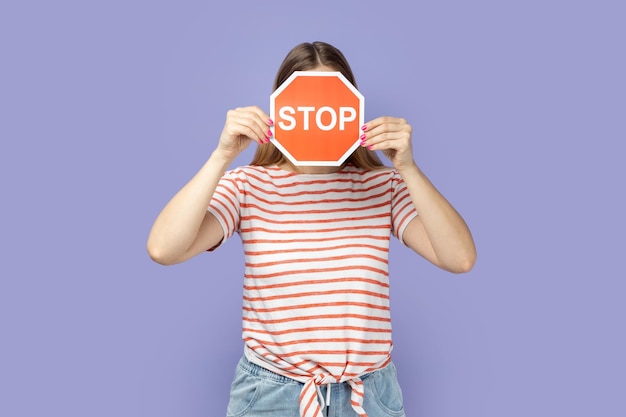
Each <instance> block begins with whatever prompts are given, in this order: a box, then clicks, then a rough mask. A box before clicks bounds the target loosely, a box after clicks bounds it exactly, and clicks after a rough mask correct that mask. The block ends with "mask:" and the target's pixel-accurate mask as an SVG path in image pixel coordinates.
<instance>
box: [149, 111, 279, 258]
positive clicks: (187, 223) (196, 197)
mask: <svg viewBox="0 0 626 417" xmlns="http://www.w3.org/2000/svg"><path fill="white" fill-rule="evenodd" d="M270 125H271V121H270V120H269V117H268V116H267V115H266V114H265V113H264V112H263V111H262V110H261V109H259V108H258V107H245V108H238V109H236V110H231V111H229V112H228V114H227V117H226V124H225V125H224V130H223V131H222V135H221V136H220V140H219V143H218V146H217V148H216V149H215V150H214V151H213V153H212V154H211V156H210V157H209V159H208V160H207V162H206V163H205V164H204V165H203V166H202V168H201V169H200V170H199V171H198V173H197V174H196V175H195V176H194V177H193V178H192V179H191V180H190V181H189V182H188V183H187V184H186V185H185V186H184V187H183V188H182V189H181V190H180V191H178V193H176V195H174V197H172V199H171V200H170V201H169V202H168V203H167V205H166V206H165V208H163V210H162V211H161V213H160V214H159V215H158V217H157V218H156V220H155V221H154V224H153V225H152V229H151V230H150V235H149V237H148V242H147V250H148V254H149V255H150V257H151V258H152V259H153V260H154V261H156V262H158V263H160V264H163V265H171V264H175V263H179V262H183V261H185V260H187V259H189V258H191V257H193V256H195V255H197V254H199V253H202V252H204V251H206V250H207V249H210V248H212V247H213V246H215V245H217V244H218V243H219V242H220V241H221V240H222V239H223V237H224V232H223V230H222V228H221V226H220V224H219V223H218V221H217V219H216V218H215V216H213V215H212V214H211V213H209V212H208V211H207V208H208V206H209V203H210V201H211V198H212V197H213V193H214V192H215V188H216V187H217V184H218V182H219V180H220V178H221V177H222V175H224V172H225V171H226V169H227V168H228V166H229V165H230V164H231V163H232V161H233V160H234V159H235V158H236V157H237V155H239V154H240V153H241V152H242V151H243V150H244V149H245V148H246V147H248V145H250V143H252V142H253V141H254V142H257V143H258V144H260V145H262V144H265V143H269V138H268V135H271V132H270V131H269V130H268V128H269V126H270Z"/></svg>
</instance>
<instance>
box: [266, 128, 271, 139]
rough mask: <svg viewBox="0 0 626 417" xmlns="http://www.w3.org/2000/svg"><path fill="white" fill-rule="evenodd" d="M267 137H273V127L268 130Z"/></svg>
mask: <svg viewBox="0 0 626 417" xmlns="http://www.w3.org/2000/svg"><path fill="white" fill-rule="evenodd" d="M267 137H269V138H271V137H272V130H271V129H270V130H268V131H267Z"/></svg>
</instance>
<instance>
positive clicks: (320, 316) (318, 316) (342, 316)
mask: <svg viewBox="0 0 626 417" xmlns="http://www.w3.org/2000/svg"><path fill="white" fill-rule="evenodd" d="M345 318H354V319H362V320H367V321H382V322H386V323H391V319H390V318H389V317H378V316H366V315H363V314H316V315H315V316H296V317H288V318H285V319H274V320H263V319H259V318H253V317H245V316H244V317H243V321H247V322H249V323H263V324H280V323H288V322H291V321H307V320H322V319H345Z"/></svg>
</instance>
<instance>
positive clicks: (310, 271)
mask: <svg viewBox="0 0 626 417" xmlns="http://www.w3.org/2000/svg"><path fill="white" fill-rule="evenodd" d="M352 270H365V271H371V272H375V273H377V274H381V275H383V276H385V277H386V276H388V275H389V273H388V272H387V271H383V270H382V269H378V268H372V267H370V266H366V265H354V266H343V267H335V268H314V269H301V270H298V269H293V270H289V271H282V272H274V273H272V274H244V278H245V279H264V278H276V277H281V276H285V275H293V274H317V273H320V272H337V271H352Z"/></svg>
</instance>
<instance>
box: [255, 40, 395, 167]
mask: <svg viewBox="0 0 626 417" xmlns="http://www.w3.org/2000/svg"><path fill="white" fill-rule="evenodd" d="M321 65H324V66H327V67H330V68H332V69H334V70H336V71H339V72H341V73H342V74H343V76H344V77H346V79H347V80H348V81H350V82H351V83H352V85H354V87H355V88H356V81H355V79H354V74H352V69H351V68H350V65H349V64H348V61H347V60H346V58H345V57H344V55H343V54H342V53H341V51H340V50H339V49H337V48H335V47H334V46H332V45H330V44H328V43H325V42H313V43H308V42H305V43H301V44H300V45H297V46H296V47H295V48H293V49H292V50H291V51H289V53H288V54H287V56H286V57H285V59H284V60H283V62H282V64H281V65H280V67H279V68H278V72H277V73H276V78H275V79H274V87H273V91H274V90H276V89H277V88H278V87H279V86H280V85H281V84H282V83H283V82H285V80H287V78H289V76H290V75H291V74H292V73H293V72H294V71H308V70H312V69H314V68H316V67H318V66H321ZM285 162H287V159H286V158H285V156H284V155H283V154H282V153H281V152H280V150H279V149H278V148H276V147H275V146H274V145H273V144H272V143H268V144H265V145H263V146H258V147H257V150H256V153H255V154H254V157H253V158H252V162H250V165H260V166H268V165H280V164H282V163H285ZM349 164H351V165H355V166H357V167H359V168H364V169H377V168H382V167H384V165H383V163H382V162H381V160H380V158H378V155H376V153H375V152H373V151H370V150H369V149H367V148H364V147H362V146H359V147H358V148H357V149H356V150H355V151H354V152H353V153H352V155H350V156H349V157H348V159H346V161H345V162H344V164H343V165H344V166H345V165H349Z"/></svg>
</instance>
